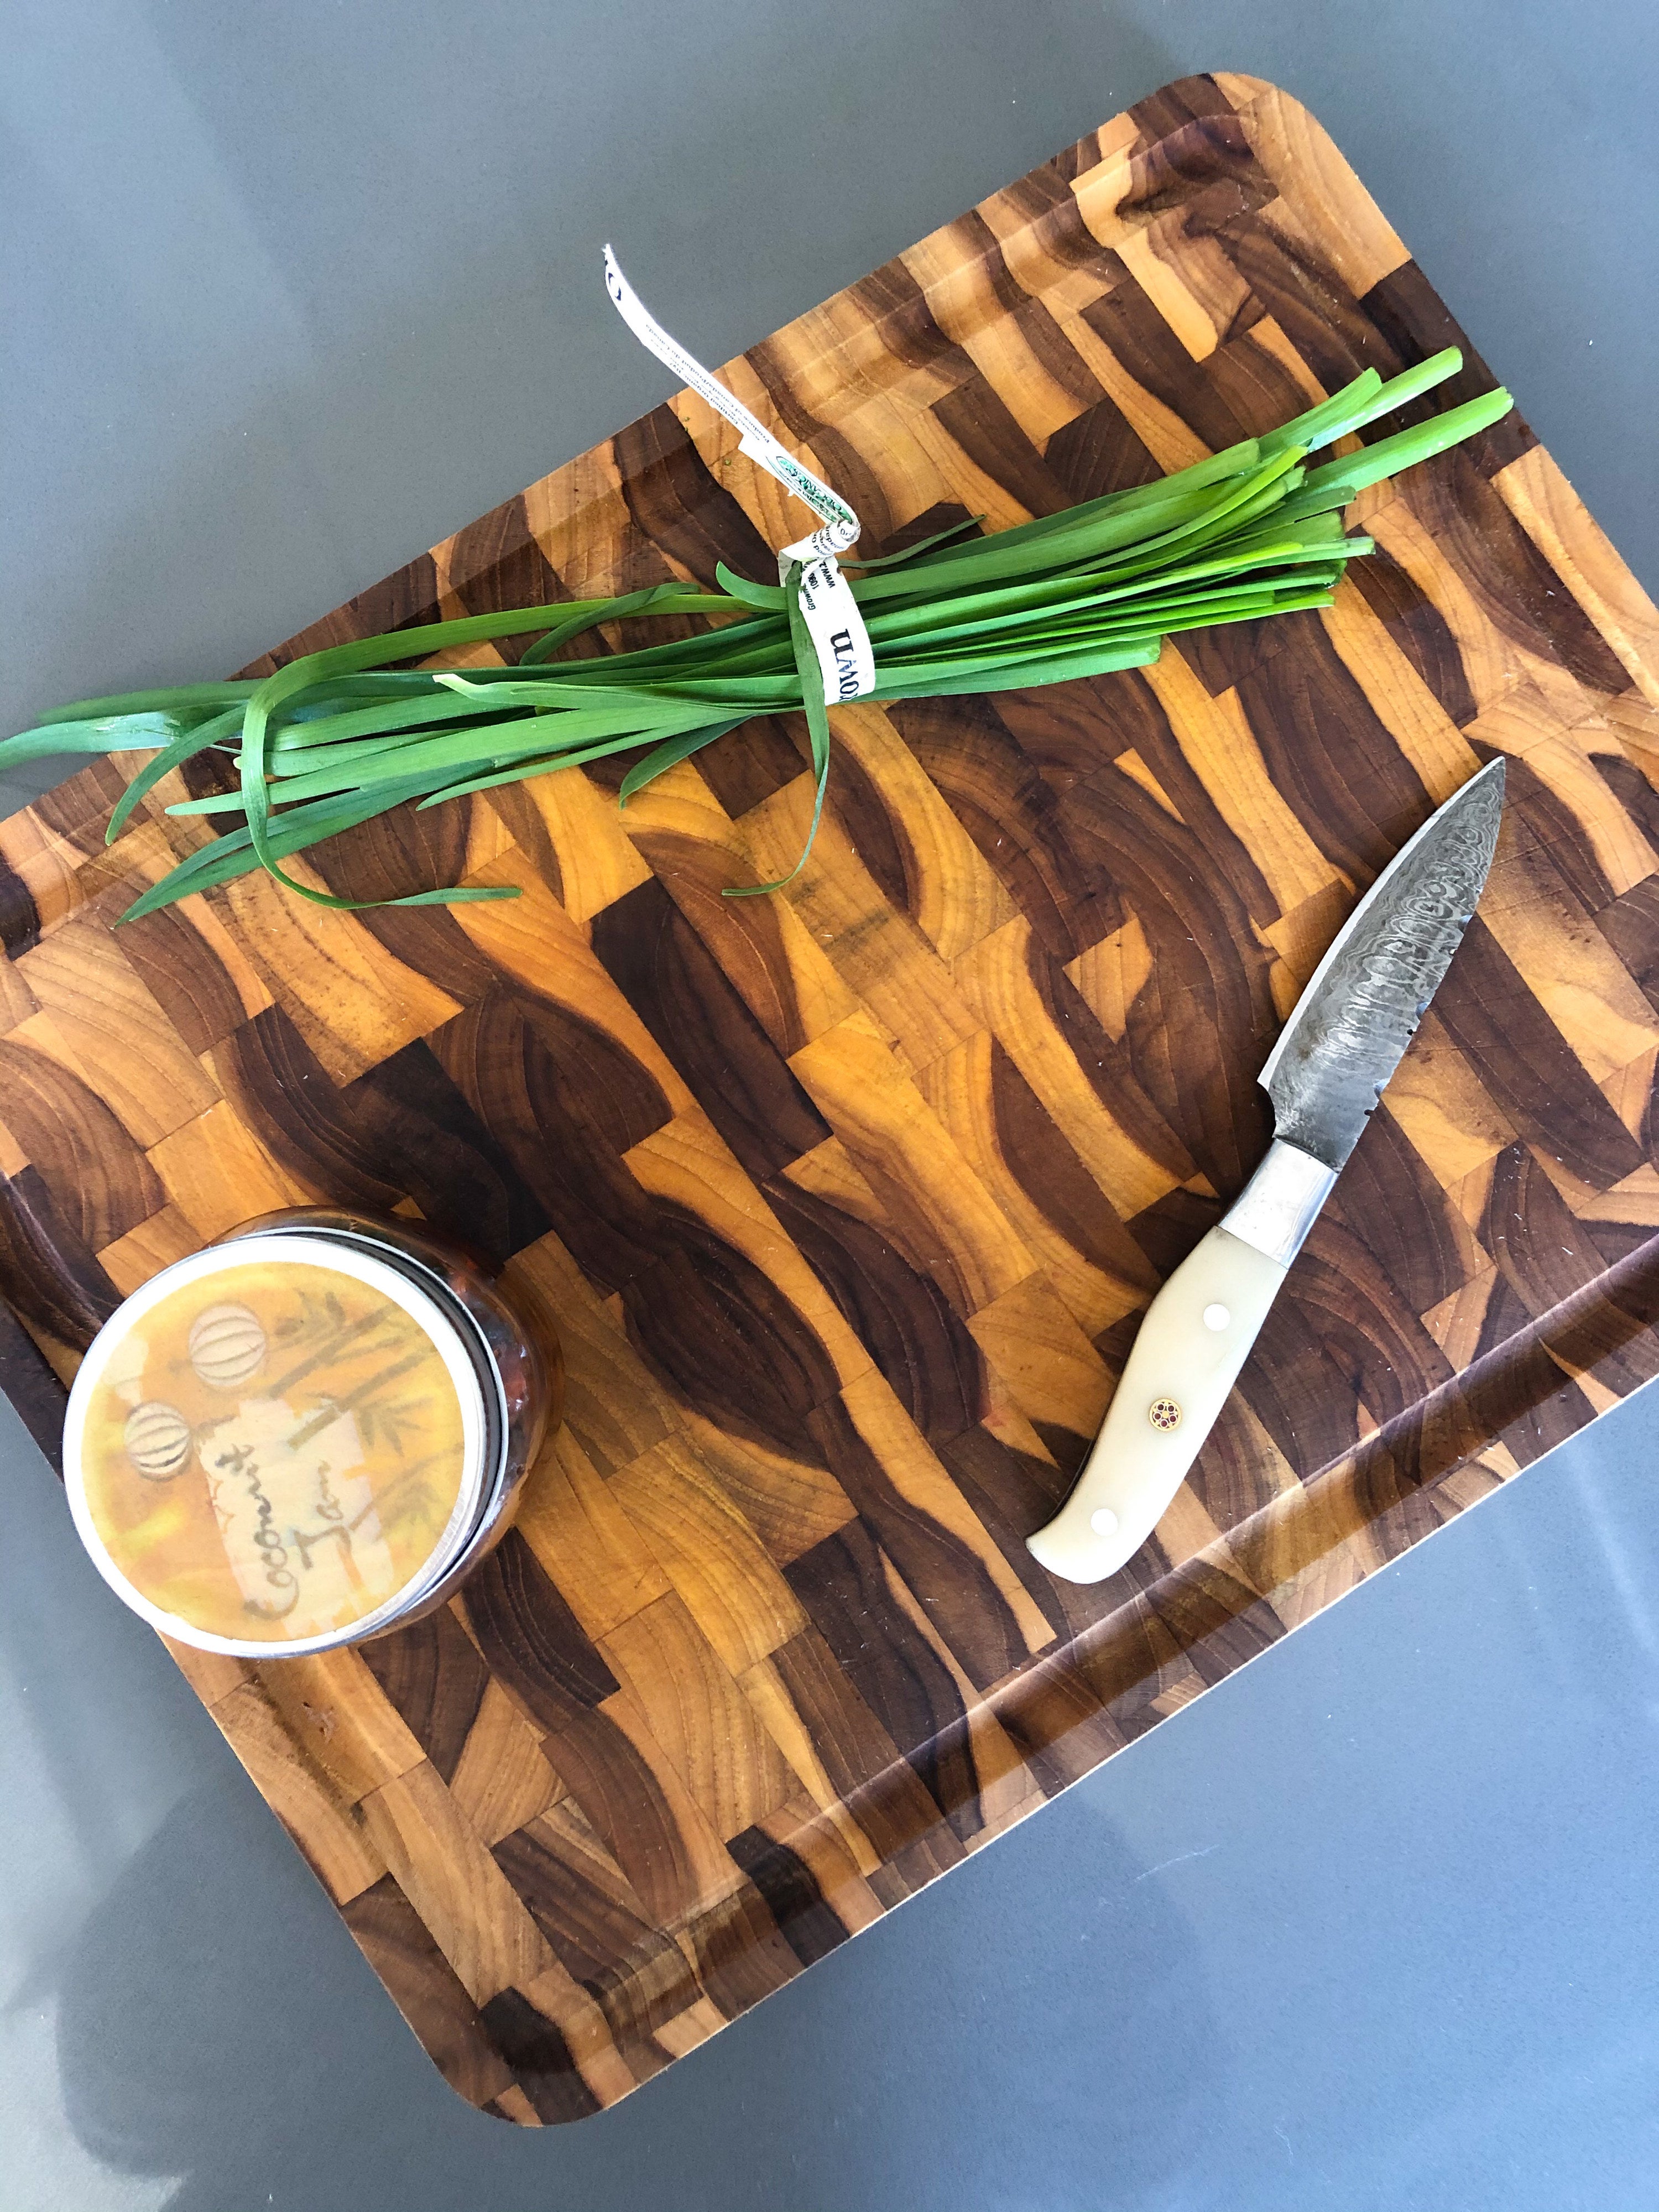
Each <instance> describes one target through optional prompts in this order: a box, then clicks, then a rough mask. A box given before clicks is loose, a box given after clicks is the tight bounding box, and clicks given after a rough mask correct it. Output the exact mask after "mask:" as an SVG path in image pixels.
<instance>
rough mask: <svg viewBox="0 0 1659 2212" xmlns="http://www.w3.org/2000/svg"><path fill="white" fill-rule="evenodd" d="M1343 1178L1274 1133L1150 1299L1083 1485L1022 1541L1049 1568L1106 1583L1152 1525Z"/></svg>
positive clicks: (1081, 1476) (1197, 1449) (1086, 1465)
mask: <svg viewBox="0 0 1659 2212" xmlns="http://www.w3.org/2000/svg"><path fill="white" fill-rule="evenodd" d="M1335 1180H1336V1177H1335V1176H1334V1175H1333V1174H1332V1172H1331V1170H1329V1169H1328V1167H1326V1166H1325V1165H1324V1164H1322V1162H1321V1161H1318V1160H1316V1159H1313V1158H1310V1156H1309V1155H1308V1154H1307V1153H1305V1152H1300V1151H1298V1150H1297V1148H1296V1147H1294V1146H1290V1145H1283V1144H1279V1143H1277V1142H1275V1143H1274V1145H1273V1147H1272V1149H1271V1150H1270V1151H1269V1152H1268V1154H1267V1158H1266V1160H1264V1161H1263V1163H1262V1164H1261V1167H1260V1168H1259V1169H1258V1170H1256V1173H1255V1176H1253V1177H1252V1179H1251V1181H1250V1183H1249V1187H1248V1188H1246V1190H1245V1191H1244V1193H1243V1195H1242V1196H1241V1198H1240V1199H1239V1200H1238V1202H1237V1205H1236V1206H1234V1207H1233V1209H1232V1211H1231V1213H1229V1214H1228V1215H1227V1217H1226V1219H1225V1222H1223V1223H1222V1224H1220V1225H1218V1227H1216V1228H1214V1229H1212V1230H1211V1231H1210V1232H1209V1234H1208V1236H1207V1237H1205V1238H1204V1240H1203V1241H1202V1243H1200V1244H1199V1245H1198V1246H1197V1247H1196V1249H1194V1251H1192V1252H1190V1253H1189V1254H1188V1256H1187V1257H1186V1259H1184V1260H1183V1261H1182V1263H1181V1265H1180V1266H1179V1267H1177V1268H1176V1271H1175V1273H1174V1274H1173V1275H1171V1276H1170V1279H1169V1280H1168V1282H1167V1283H1165V1284H1164V1287H1163V1289H1162V1290H1161V1291H1159V1292H1158V1296H1157V1297H1155V1298H1154V1299H1153V1300H1152V1304H1151V1305H1150V1306H1149V1307H1148V1308H1147V1309H1146V1319H1145V1320H1144V1321H1143V1322H1141V1324H1140V1328H1139V1334H1137V1335H1136V1338H1135V1340H1134V1346H1133V1349H1132V1351H1131V1352H1130V1353H1129V1358H1128V1363H1127V1365H1126V1366H1125V1368H1124V1370H1123V1375H1122V1378H1121V1381H1120V1382H1119V1383H1118V1386H1117V1391H1116V1395H1115V1396H1114V1398H1113V1400H1112V1402H1111V1404H1110V1405H1109V1407H1107V1409H1106V1419H1105V1421H1104V1423H1103V1425H1102V1427H1101V1431H1100V1434H1099V1436H1098V1437H1097V1438H1096V1439H1095V1444H1094V1449H1092V1450H1091V1453H1090V1454H1089V1456H1088V1458H1087V1459H1086V1460H1085V1462H1084V1464H1083V1472H1082V1473H1081V1474H1079V1477H1078V1479H1077V1487H1076V1488H1075V1489H1074V1490H1073V1492H1072V1494H1071V1496H1070V1497H1069V1498H1067V1499H1066V1503H1065V1504H1064V1505H1063V1506H1062V1507H1061V1508H1060V1511H1059V1513H1058V1514H1056V1516H1054V1519H1053V1520H1052V1521H1051V1522H1049V1523H1048V1526H1047V1528H1039V1529H1038V1530H1037V1532H1036V1534H1035V1535H1034V1536H1029V1537H1027V1539H1026V1544H1027V1547H1028V1548H1029V1549H1030V1552H1031V1553H1032V1554H1033V1556H1034V1557H1035V1558H1036V1559H1038V1560H1040V1561H1041V1563H1042V1565H1044V1566H1045V1567H1047V1568H1048V1571H1049V1572H1050V1573H1051V1574H1055V1575H1059V1576H1060V1577H1062V1579H1063V1580H1065V1581H1066V1582H1072V1583H1098V1582H1104V1580H1105V1579H1106V1577H1107V1576H1108V1575H1114V1574H1115V1573H1116V1572H1117V1571H1118V1569H1119V1568H1120V1567H1121V1566H1122V1565H1125V1564H1126V1562H1127V1561H1128V1560H1130V1559H1133V1557H1134V1555H1135V1553H1137V1552H1138V1551H1139V1549H1140V1547H1141V1546H1142V1545H1143V1544H1144V1543H1145V1542H1146V1539H1147V1538H1148V1537H1149V1536H1150V1535H1151V1534H1152V1530H1153V1529H1154V1528H1156V1527H1157V1525H1158V1522H1159V1521H1160V1520H1161V1519H1162V1518H1163V1516H1164V1513H1165V1511H1166V1510H1168V1508H1169V1504H1170V1499H1171V1498H1173V1497H1174V1496H1175V1494H1176V1491H1177V1490H1179V1489H1180V1487H1181V1486H1182V1482H1183V1480H1185V1479H1186V1475H1187V1471H1188V1468H1190V1467H1191V1466H1192V1463H1193V1462H1194V1460H1195V1459H1196V1458H1197V1457H1198V1455H1199V1452H1200V1449H1202V1447H1203V1443H1204V1439H1205V1438H1206V1437H1207V1436H1208V1435H1209V1433H1210V1431H1211V1430H1212V1428H1213V1427H1214V1425H1215V1423H1216V1419H1217V1416H1218V1414H1219V1413H1220V1411H1221V1408H1222V1407H1223V1406H1224V1405H1225V1403H1226V1402H1227V1396H1228V1393H1229V1392H1230V1391H1231V1389H1232V1387H1233V1384H1234V1383H1235V1382H1237V1379H1238V1370H1240V1368H1241V1367H1243V1364H1244V1362H1245V1359H1246V1358H1247V1357H1248V1356H1249V1350H1250V1346H1252V1345H1253V1344H1254V1343H1255V1340H1256V1336H1257V1334H1258V1332H1259V1331H1260V1329H1261V1324H1262V1322H1264V1321H1265V1320H1266V1319H1267V1309H1268V1307H1269V1306H1271V1305H1272V1304H1273V1299H1274V1298H1275V1297H1277V1295H1278V1292H1279V1285H1280V1284H1281V1283H1282V1282H1283V1281H1284V1279H1285V1274H1286V1273H1287V1271H1288V1269H1289V1267H1290V1263H1291V1261H1292V1260H1293V1259H1294V1258H1295V1257H1296V1254H1297V1249H1299V1247H1300V1245H1301V1243H1302V1241H1303V1239H1304V1237H1306V1235H1307V1233H1308V1230H1309V1229H1310V1227H1311V1225H1312V1224H1313V1220H1314V1218H1315V1216H1316V1214H1317V1212H1318V1211H1319V1207H1320V1206H1321V1204H1322V1202H1323V1200H1324V1198H1325V1195H1326V1194H1327V1192H1328V1190H1329V1189H1330V1188H1331V1185H1332V1184H1333V1183H1334V1182H1335ZM1236 1231H1242V1232H1243V1233H1242V1234H1240V1233H1235V1232H1236ZM1246 1237H1249V1240H1250V1241H1249V1242H1247V1241H1246Z"/></svg>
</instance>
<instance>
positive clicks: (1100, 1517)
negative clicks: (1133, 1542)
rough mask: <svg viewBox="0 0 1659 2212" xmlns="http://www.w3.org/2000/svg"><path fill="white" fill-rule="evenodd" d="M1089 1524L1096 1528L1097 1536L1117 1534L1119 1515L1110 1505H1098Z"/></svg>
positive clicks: (1090, 1517)
mask: <svg viewBox="0 0 1659 2212" xmlns="http://www.w3.org/2000/svg"><path fill="white" fill-rule="evenodd" d="M1089 1526H1090V1527H1091V1528H1092V1529H1093V1530H1094V1532H1095V1534H1096V1535H1097V1536H1115V1535H1116V1534H1117V1516H1116V1514H1115V1513H1114V1512H1113V1510H1112V1509H1111V1507H1110V1506H1109V1505H1100V1506H1097V1507H1096V1509H1095V1510H1094V1511H1093V1512H1092V1513H1091V1515H1090V1516H1089Z"/></svg>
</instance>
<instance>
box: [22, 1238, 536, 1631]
mask: <svg viewBox="0 0 1659 2212" xmlns="http://www.w3.org/2000/svg"><path fill="white" fill-rule="evenodd" d="M445 1304H447V1301H446V1302H444V1303H441V1302H440V1301H439V1300H438V1299H437V1298H436V1297H433V1296H430V1295H428V1292H427V1291H425V1290H424V1289H423V1288H422V1285H420V1284H419V1283H418V1282H417V1281H416V1280H415V1279H413V1278H412V1277H411V1275H410V1273H409V1272H408V1271H407V1270H405V1269H402V1268H398V1267H393V1266H392V1265H390V1264H388V1263H387V1261H385V1260H382V1259H380V1258H378V1257H376V1256H375V1255H374V1254H372V1253H371V1252H369V1251H368V1250H365V1249H362V1247H361V1246H359V1245H354V1244H347V1243H337V1242H335V1241H334V1240H332V1239H331V1238H329V1237H324V1236H320V1235H317V1236H308V1235H304V1234H301V1233H296V1232H294V1231H287V1232H276V1233H270V1234H255V1235H252V1236H249V1237H240V1238H238V1239H236V1240H235V1241H234V1242H232V1243H227V1244H221V1245H216V1246H213V1247H211V1248H210V1249H208V1250H207V1251H204V1252H198V1253H197V1254H195V1255H193V1256H192V1257H191V1258H189V1259H186V1260H180V1261H176V1262H175V1263H174V1265H173V1266H172V1267H166V1268H163V1269H162V1270H161V1273H159V1274H157V1275H155V1276H153V1277H152V1278H151V1279H150V1280H149V1282H147V1283H145V1284H143V1285H141V1287H140V1288H139V1289H138V1290H137V1291H135V1292H134V1293H133V1295H132V1296H131V1297H130V1298H128V1299H127V1300H126V1302H125V1304H123V1305H122V1306H121V1307H120V1308H119V1309H118V1311H117V1312H116V1313H115V1314H114V1315H113V1316H112V1317H111V1319H110V1320H109V1321H108V1322H106V1324H105V1326H104V1327H103V1328H102V1329H101V1330H100V1332H99V1334H98V1335H97V1336H96V1337H95V1338H94V1340H93V1343H92V1346H91V1347H90V1349H89V1350H88V1353H87V1356H86V1358H85V1359H84V1361H83V1362H82V1366H81V1370H80V1372H79V1373H78V1375H77V1376H76V1379H75V1383H74V1387H73V1389H71V1391H70V1402H69V1411H68V1417H67V1420H66V1423H65V1427H64V1479H65V1486H66V1488H67V1491H68V1494H69V1501H70V1511H71V1512H72V1513H73V1515H74V1517H75V1523H76V1528H77V1530H78V1531H79V1534H80V1535H81V1538H82V1542H83V1543H84V1544H85V1545H86V1547H87V1549H88V1552H89V1553H90V1554H91V1556H92V1559H93V1561H94V1565H96V1566H97V1568H98V1570H99V1572H100V1574H101V1575H102V1576H103V1577H104V1579H105V1580H106V1582H107V1583H109V1584H110V1585H111V1587H112V1589H114V1590H115V1591H116V1593H117V1594H118V1595H119V1596H120V1597H121V1598H122V1599H123V1600H124V1601H125V1603H126V1604H128V1605H129V1606H131V1607H132V1609H133V1610H134V1611H135V1612H136V1613H140V1614H142V1615H143V1618H144V1619H145V1620H148V1621H149V1622H150V1624H151V1625H152V1626H154V1627H155V1628H158V1629H160V1630H161V1632H163V1633H164V1634H166V1635H168V1636H171V1637H173V1638H177V1639H178V1640H179V1641H180V1642H183V1643H185V1644H195V1645H197V1646H198V1647H200V1648H201V1649H203V1650H209V1651H219V1652H224V1653H227V1654H229V1655H230V1656H235V1657H243V1658H270V1657H275V1656H285V1657H297V1656H300V1655H301V1654H303V1653H307V1652H313V1651H320V1650H328V1649H330V1648H331V1647H332V1646H334V1645H337V1644H344V1643H355V1642H357V1641H359V1640H360V1639H361V1638H363V1637H365V1636H368V1635H372V1634H374V1633H375V1632H376V1631H377V1630H378V1629H380V1628H381V1627H385V1626H390V1625H391V1624H392V1622H393V1621H394V1620H397V1619H398V1618H399V1617H400V1616H401V1615H402V1614H404V1613H407V1612H410V1611H411V1610H413V1609H414V1608H415V1607H416V1606H417V1605H418V1604H419V1603H420V1601H421V1600H422V1596H423V1595H425V1594H426V1593H428V1591H430V1590H432V1589H434V1588H435V1585H436V1584H437V1583H439V1582H441V1580H442V1578H443V1577H444V1576H445V1574H446V1573H447V1571H449V1569H450V1568H451V1567H452V1566H453V1564H454V1562H455V1560H456V1559H457V1557H458V1556H459V1553H461V1552H462V1551H463V1550H464V1549H465V1546H466V1545H467V1543H468V1541H469V1540H470V1539H471V1535H472V1533H473V1531H474V1529H475V1528H476V1527H477V1523H478V1522H479V1519H480V1517H481V1516H482V1515H483V1510H484V1508H485V1505H486V1503H487V1498H488V1493H489V1486H490V1484H491V1482H492V1481H493V1480H494V1477H495V1468H494V1466H493V1465H492V1464H491V1463H490V1462H491V1457H492V1454H491V1451H490V1449H489V1445H490V1444H491V1443H493V1442H494V1440H495V1436H496V1435H498V1434H499V1429H498V1425H497V1424H496V1423H495V1420H494V1419H491V1418H489V1415H490V1414H491V1413H493V1411H494V1409H493V1407H491V1408H489V1409H488V1411H487V1408H486V1403H485V1398H484V1391H483V1383H482V1381H481V1377H480V1375H479V1371H478V1365H479V1363H478V1356H477V1346H472V1345H470V1343H469V1341H468V1340H467V1339H466V1338H465V1337H464V1336H463V1335H462V1334H461V1332H460V1330H459V1328H458V1327H457V1324H456V1322H455V1320H454V1319H453V1316H451V1315H450V1314H449V1313H448V1312H447V1311H446V1310H445Z"/></svg>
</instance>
